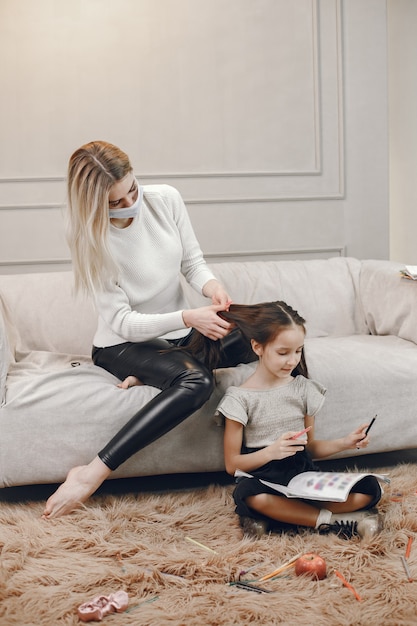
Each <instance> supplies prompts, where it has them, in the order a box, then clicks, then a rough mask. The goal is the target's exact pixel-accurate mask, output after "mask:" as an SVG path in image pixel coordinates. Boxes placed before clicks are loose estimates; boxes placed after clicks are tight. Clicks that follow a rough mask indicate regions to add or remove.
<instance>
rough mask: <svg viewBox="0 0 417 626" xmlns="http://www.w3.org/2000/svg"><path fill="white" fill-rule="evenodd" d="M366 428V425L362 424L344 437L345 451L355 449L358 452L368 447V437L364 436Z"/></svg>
mask: <svg viewBox="0 0 417 626" xmlns="http://www.w3.org/2000/svg"><path fill="white" fill-rule="evenodd" d="M367 426H368V424H362V425H361V426H359V428H357V429H356V430H354V431H353V432H352V433H350V434H349V435H346V437H345V438H344V439H345V442H346V449H349V448H357V449H358V450H360V449H361V448H366V447H367V446H368V444H369V437H368V435H365V431H366V428H367Z"/></svg>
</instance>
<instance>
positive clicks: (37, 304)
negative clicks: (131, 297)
mask: <svg viewBox="0 0 417 626" xmlns="http://www.w3.org/2000/svg"><path fill="white" fill-rule="evenodd" d="M0 297H1V298H2V301H3V304H4V305H5V306H6V307H7V309H8V313H9V318H10V319H11V320H12V321H13V324H14V329H15V331H16V333H15V334H16V337H14V338H11V337H10V336H9V341H10V342H11V343H12V344H13V345H12V348H15V349H17V350H19V351H21V352H29V351H31V350H46V351H51V352H58V353H62V354H74V355H90V354H91V345H92V340H93V336H94V332H95V328H96V325H97V316H96V313H95V310H94V306H93V304H92V302H91V300H90V299H88V298H84V297H82V296H80V297H78V296H77V297H74V293H73V274H72V272H71V271H66V272H65V271H64V272H45V273H37V274H13V275H7V276H0Z"/></svg>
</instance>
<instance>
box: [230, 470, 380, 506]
mask: <svg viewBox="0 0 417 626" xmlns="http://www.w3.org/2000/svg"><path fill="white" fill-rule="evenodd" d="M239 476H245V477H247V478H254V477H253V476H252V475H251V474H247V473H246V472H242V471H241V470H236V472H235V477H236V478H238V477H239ZM366 476H374V477H375V478H376V479H377V480H378V481H379V482H385V483H389V482H390V480H389V478H387V477H386V476H385V475H383V474H369V473H367V472H366V473H362V474H361V473H358V472H302V473H301V474H297V476H294V478H292V479H291V480H290V482H289V483H288V485H287V486H286V487H285V486H284V485H278V484H277V483H270V482H268V481H267V480H263V479H258V480H259V481H260V482H261V483H263V484H264V485H266V486H267V487H271V488H272V489H275V490H276V491H279V492H280V493H281V494H283V495H285V496H287V498H302V499H304V500H323V501H328V502H345V501H346V500H347V497H348V495H349V493H350V490H351V489H352V487H353V485H356V483H358V482H359V481H360V480H362V478H366Z"/></svg>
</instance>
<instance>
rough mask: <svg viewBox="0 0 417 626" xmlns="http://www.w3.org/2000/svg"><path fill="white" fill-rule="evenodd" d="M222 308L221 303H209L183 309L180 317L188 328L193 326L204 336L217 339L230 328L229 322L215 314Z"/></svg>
mask: <svg viewBox="0 0 417 626" xmlns="http://www.w3.org/2000/svg"><path fill="white" fill-rule="evenodd" d="M229 304H230V303H229ZM224 310H225V307H224V305H223V304H211V305H210V306H202V307H199V308H198V309H188V310H186V311H183V313H182V318H183V320H184V324H185V325H186V326H187V327H188V328H195V329H196V330H198V331H199V332H200V333H201V334H202V335H204V336H205V337H208V338H209V339H212V340H213V341H217V340H218V339H222V338H223V337H225V336H226V335H227V334H228V333H229V332H230V330H231V328H232V324H230V322H226V320H223V319H222V318H221V317H219V316H218V315H217V312H218V311H224Z"/></svg>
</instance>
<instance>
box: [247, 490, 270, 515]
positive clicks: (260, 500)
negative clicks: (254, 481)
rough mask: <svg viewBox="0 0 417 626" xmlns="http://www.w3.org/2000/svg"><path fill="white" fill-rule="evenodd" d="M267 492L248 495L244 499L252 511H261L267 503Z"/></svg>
mask: <svg viewBox="0 0 417 626" xmlns="http://www.w3.org/2000/svg"><path fill="white" fill-rule="evenodd" d="M268 500H269V494H267V493H257V494H256V495H254V496H248V497H247V498H246V500H245V502H246V504H247V505H248V506H249V507H250V508H251V509H253V510H254V511H263V509H264V508H265V506H266V505H267V504H268Z"/></svg>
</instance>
